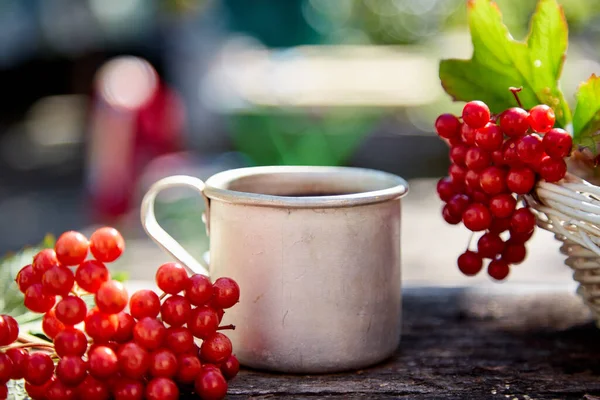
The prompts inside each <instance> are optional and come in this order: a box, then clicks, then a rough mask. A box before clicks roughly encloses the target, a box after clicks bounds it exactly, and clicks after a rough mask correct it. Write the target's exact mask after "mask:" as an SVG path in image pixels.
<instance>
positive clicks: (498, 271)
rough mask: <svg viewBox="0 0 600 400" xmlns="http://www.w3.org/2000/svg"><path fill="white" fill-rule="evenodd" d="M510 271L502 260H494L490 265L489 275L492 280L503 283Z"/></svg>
mask: <svg viewBox="0 0 600 400" xmlns="http://www.w3.org/2000/svg"><path fill="white" fill-rule="evenodd" d="M509 272H510V269H509V267H508V264H507V263H506V262H504V261H502V260H492V261H491V262H490V265H488V274H489V276H491V277H492V278H494V279H496V280H498V281H501V280H503V279H504V278H506V277H507V276H508V273H509Z"/></svg>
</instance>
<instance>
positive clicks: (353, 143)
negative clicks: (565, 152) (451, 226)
mask: <svg viewBox="0 0 600 400" xmlns="http://www.w3.org/2000/svg"><path fill="white" fill-rule="evenodd" d="M559 2H560V3H561V4H562V5H563V7H564V10H565V14H566V18H567V20H568V22H569V25H570V47H569V57H568V59H567V63H566V65H565V69H564V76H563V79H562V84H563V90H564V92H565V94H566V95H567V98H569V99H572V97H573V93H574V91H575V88H576V86H577V84H578V82H580V81H581V80H583V79H585V78H587V76H589V75H590V74H591V73H592V72H594V71H595V72H598V71H600V66H599V64H598V61H599V59H598V53H599V47H600V46H599V45H600V40H599V39H600V28H598V27H599V26H600V24H599V23H598V22H600V2H598V1H589V0H587V1H586V0H562V1H559ZM497 3H498V5H499V7H500V9H501V10H502V12H503V15H504V20H505V23H506V24H507V25H508V27H509V28H510V30H511V32H512V33H513V35H514V36H515V38H517V39H522V38H523V37H524V36H525V35H526V33H527V26H528V21H529V18H530V17H531V14H532V12H533V10H534V8H535V1H534V0H498V1H497ZM470 54H471V43H470V38H469V34H468V29H467V26H466V0H286V1H281V0H253V1H247V0H0V87H1V88H2V95H1V96H0V102H1V103H0V170H1V171H2V173H1V174H0V221H2V222H3V223H2V224H0V253H2V252H6V251H8V250H15V249H18V248H20V247H22V246H23V245H24V244H26V243H36V242H38V241H39V240H40V238H42V237H43V236H44V234H45V233H47V232H54V233H57V232H61V231H64V230H67V229H78V228H80V229H86V227H90V226H92V225H94V224H114V225H117V226H121V227H123V228H124V229H125V230H126V231H128V232H130V235H131V236H132V237H136V236H140V237H141V236H143V235H142V232H141V230H140V228H139V223H138V221H137V212H138V205H139V201H140V198H141V195H142V194H143V193H144V191H145V190H146V189H147V187H148V186H149V184H151V183H152V182H154V181H156V180H157V179H159V178H161V177H163V176H167V175H171V174H175V173H189V174H193V175H196V176H200V177H203V178H206V177H208V176H210V175H212V174H213V173H215V172H217V171H221V170H225V169H229V168H235V167H241V166H250V165H272V164H288V165H290V164H303V165H351V166H360V167H369V168H376V169H380V170H385V171H390V172H393V173H396V174H398V175H401V176H404V177H405V178H407V179H415V178H434V177H438V176H441V175H443V174H445V171H446V169H447V167H448V160H447V149H446V148H445V145H444V144H443V143H441V142H440V141H439V140H438V139H437V138H436V136H435V134H434V133H433V129H432V125H433V121H434V119H435V117H436V116H437V115H438V114H440V113H442V112H447V111H450V112H452V111H457V110H459V108H460V104H455V103H453V102H452V101H451V99H449V97H448V96H447V95H446V94H445V93H444V92H443V91H442V89H441V86H440V84H439V80H438V76H437V67H438V62H439V60H440V59H442V58H450V57H452V58H468V57H469V56H470ZM161 201H162V203H163V204H164V207H162V208H161V210H159V214H161V215H162V216H163V217H162V218H163V220H164V221H165V223H166V224H168V225H169V227H170V229H171V230H173V231H174V235H175V236H176V237H178V238H187V237H197V236H198V235H202V234H203V228H202V226H201V224H200V223H199V221H198V219H197V218H199V213H200V212H201V210H198V209H196V207H197V206H198V205H199V204H201V203H200V202H199V200H198V201H196V200H195V199H191V198H190V197H189V194H179V193H175V194H173V195H172V196H170V197H165V198H161ZM178 201H179V202H180V203H178ZM169 207H170V208H171V209H169ZM192 215H193V216H194V217H193V218H192V217H191V216H192Z"/></svg>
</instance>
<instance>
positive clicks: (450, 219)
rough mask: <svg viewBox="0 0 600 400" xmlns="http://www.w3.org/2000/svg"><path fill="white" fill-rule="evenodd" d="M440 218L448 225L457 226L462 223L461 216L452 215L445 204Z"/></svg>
mask: <svg viewBox="0 0 600 400" xmlns="http://www.w3.org/2000/svg"><path fill="white" fill-rule="evenodd" d="M442 217H443V218H444V221H446V222H447V223H448V224H450V225H457V224H459V223H460V222H461V221H462V215H461V214H459V215H456V214H453V213H452V212H451V211H450V208H448V205H447V204H446V205H445V206H444V208H442Z"/></svg>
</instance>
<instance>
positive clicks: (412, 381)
mask: <svg viewBox="0 0 600 400" xmlns="http://www.w3.org/2000/svg"><path fill="white" fill-rule="evenodd" d="M403 308H404V311H403V312H404V315H403V318H404V319H403V320H404V328H403V330H404V332H403V335H402V341H401V345H400V347H399V349H398V351H397V352H396V354H395V355H394V356H393V357H392V358H391V359H390V360H388V361H387V362H384V363H382V364H380V365H377V366H374V367H372V368H368V369H364V370H361V371H354V372H348V373H340V374H332V375H310V376H308V375H283V374H270V373H264V372H258V371H250V370H242V371H241V372H240V374H239V375H238V377H237V378H236V379H235V380H234V381H232V382H231V386H230V389H229V396H228V399H275V398H282V399H283V398H285V399H320V398H323V399H399V398H407V399H511V400H512V399H523V400H531V399H582V398H583V399H589V400H591V399H596V397H595V396H600V330H599V329H598V328H596V326H595V324H594V323H593V322H592V320H591V319H590V316H589V314H588V312H587V309H586V308H585V307H583V306H582V304H581V302H580V300H579V298H577V297H576V296H575V295H574V294H573V293H572V291H566V290H564V287H553V286H544V287H541V286H540V287H538V286H531V285H510V284H506V285H495V286H484V287H481V288H465V289H460V288H432V287H427V288H419V287H412V288H407V289H405V293H404V306H403ZM598 398H599V399H600V397H598Z"/></svg>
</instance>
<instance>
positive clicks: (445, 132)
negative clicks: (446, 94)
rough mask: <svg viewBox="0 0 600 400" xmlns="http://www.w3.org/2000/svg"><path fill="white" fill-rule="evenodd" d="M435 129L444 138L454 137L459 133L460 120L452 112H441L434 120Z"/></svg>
mask: <svg viewBox="0 0 600 400" xmlns="http://www.w3.org/2000/svg"><path fill="white" fill-rule="evenodd" d="M435 131H436V132H437V134H438V135H439V136H440V137H442V138H444V139H450V138H453V137H456V136H458V135H459V134H460V121H459V120H458V118H456V116H454V115H452V114H442V115H440V116H439V117H437V119H436V120H435Z"/></svg>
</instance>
